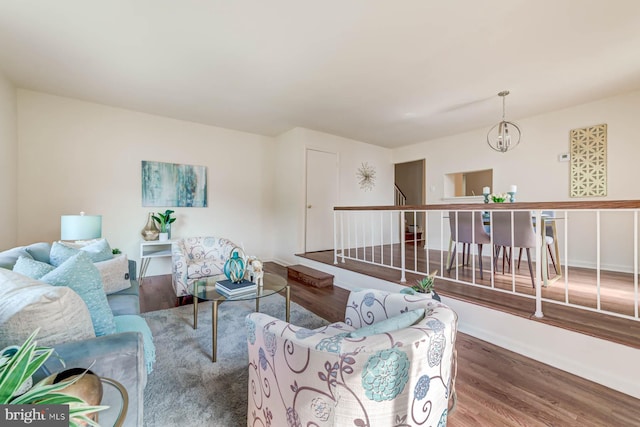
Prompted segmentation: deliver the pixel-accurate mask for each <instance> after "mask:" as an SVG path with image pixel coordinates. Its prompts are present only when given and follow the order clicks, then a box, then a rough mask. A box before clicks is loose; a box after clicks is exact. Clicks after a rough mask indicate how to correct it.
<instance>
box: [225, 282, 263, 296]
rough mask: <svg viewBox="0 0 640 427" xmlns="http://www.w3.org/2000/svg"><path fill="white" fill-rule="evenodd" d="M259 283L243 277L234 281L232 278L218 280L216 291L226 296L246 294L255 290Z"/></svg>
mask: <svg viewBox="0 0 640 427" xmlns="http://www.w3.org/2000/svg"><path fill="white" fill-rule="evenodd" d="M257 288H258V287H257V285H256V284H255V283H254V282H251V281H249V280H246V279H243V280H242V281H240V282H235V283H234V282H232V281H231V280H220V281H218V282H216V291H218V292H220V293H222V294H224V295H225V296H237V295H244V294H248V293H251V292H255V291H256V289H257Z"/></svg>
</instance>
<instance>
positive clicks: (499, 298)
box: [298, 250, 640, 349]
mask: <svg viewBox="0 0 640 427" xmlns="http://www.w3.org/2000/svg"><path fill="white" fill-rule="evenodd" d="M389 252H390V251H387V253H389ZM396 252H398V251H396ZM411 252H412V251H409V250H408V251H407V253H408V254H410V253H411ZM417 252H418V253H420V251H417ZM422 252H424V251H422ZM435 252H438V251H435ZM298 256H301V257H305V258H308V259H311V260H313V261H317V262H321V263H323V264H327V265H332V266H333V265H334V264H333V258H334V256H333V251H332V250H331V251H321V252H310V253H305V254H299V255H298ZM430 258H431V260H432V262H431V265H430V267H431V271H433V270H435V269H437V268H438V267H439V266H438V265H437V264H436V263H437V262H438V261H439V260H440V259H441V257H440V255H439V252H438V254H435V253H432V254H431V255H430ZM367 259H370V258H367ZM445 260H446V258H445ZM407 262H408V264H409V265H411V264H412V263H413V258H412V256H411V255H408V256H407ZM419 262H422V263H424V259H419ZM524 263H525V264H526V261H525V262H524ZM395 265H399V261H398V262H396V264H395ZM335 267H339V268H344V269H347V270H350V271H355V272H357V273H361V274H366V275H368V276H372V277H376V278H379V279H383V280H386V281H389V282H393V283H398V284H400V272H399V270H395V269H390V268H387V267H382V266H378V265H373V264H371V263H365V262H361V261H355V260H350V259H347V260H346V262H345V263H342V262H340V263H338V264H337V265H335ZM487 268H489V269H490V267H485V270H486V269H487ZM523 269H524V272H523V271H519V272H518V273H517V274H516V276H515V278H516V286H517V287H518V290H519V291H523V292H525V293H526V292H530V293H533V290H532V288H531V278H530V276H529V273H528V269H527V268H526V267H525V266H524V265H523ZM424 270H425V271H426V266H424ZM457 273H458V275H459V276H458V277H459V278H460V279H461V280H468V281H471V268H469V267H466V268H459V269H458V272H457ZM445 274H447V273H445ZM449 274H450V275H451V277H452V276H453V275H455V274H456V272H455V271H454V270H453V269H452V270H451V273H449ZM593 274H594V273H593V271H592V270H589V269H580V268H571V269H570V277H571V284H572V288H573V292H572V293H573V295H574V298H576V299H580V300H582V301H586V300H589V299H590V297H588V296H586V294H587V293H588V292H587V291H586V290H584V286H585V283H589V281H594V280H593ZM601 276H602V277H601V282H602V287H603V289H609V290H616V292H614V293H617V294H620V293H622V292H627V294H626V296H625V297H619V298H613V297H611V298H609V299H607V301H608V304H609V305H608V306H609V307H610V308H613V309H614V310H616V311H617V310H620V312H624V311H625V310H627V309H628V306H629V301H631V303H633V301H634V298H633V293H632V292H633V287H632V286H631V290H623V288H624V287H625V286H628V284H629V283H631V284H633V279H632V278H629V277H628V276H629V275H625V274H622V273H611V272H606V271H603V272H601ZM422 277H424V275H418V274H413V273H407V284H409V285H410V284H412V283H415V280H417V279H419V278H422ZM495 277H496V278H495V279H494V280H495V283H496V287H500V286H506V284H505V283H506V282H508V286H512V284H511V275H502V274H496V275H495ZM476 280H477V281H478V282H479V283H482V284H484V285H486V286H484V287H474V286H468V285H464V284H462V283H459V282H455V281H451V280H446V279H438V281H437V283H436V290H437V291H438V293H440V294H442V295H445V296H450V297H452V298H456V299H459V300H462V301H467V302H471V303H473V304H477V305H481V306H484V307H488V308H492V309H495V310H500V311H504V312H506V313H510V314H513V315H516V316H520V317H524V318H528V319H531V320H534V321H536V322H541V323H546V324H550V325H553V326H557V327H561V328H565V329H569V330H572V331H576V332H580V333H583V334H587V335H590V336H595V337H598V338H601V339H604V340H607V341H612V342H616V343H619V344H623V345H627V346H630V347H633V348H639V349H640V321H635V320H628V319H624V318H620V317H616V316H611V315H606V314H601V313H595V312H592V311H585V310H581V309H577V308H572V307H568V306H562V305H558V304H554V303H551V302H543V304H542V311H543V313H544V317H543V318H541V319H537V318H535V317H533V313H534V312H535V300H533V299H531V298H527V297H524V296H518V295H513V294H506V293H502V292H496V291H494V290H491V289H488V287H489V286H490V284H491V282H490V273H489V272H487V271H485V274H484V280H480V278H479V272H478V271H476ZM563 286H564V285H563V284H561V283H560V282H556V283H554V284H552V285H550V286H549V287H548V288H545V289H543V297H545V296H549V297H550V298H552V299H557V298H559V297H558V295H559V294H564V291H563V290H562V289H561V288H562V287H563ZM550 295H555V296H556V297H555V298H554V297H551V296H550ZM574 302H575V300H574Z"/></svg>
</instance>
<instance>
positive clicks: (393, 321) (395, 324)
mask: <svg viewBox="0 0 640 427" xmlns="http://www.w3.org/2000/svg"><path fill="white" fill-rule="evenodd" d="M423 317H424V308H419V309H417V310H412V311H407V312H405V313H402V314H399V315H397V316H393V317H390V318H388V319H385V320H382V321H380V322H376V323H374V324H372V325H368V326H364V327H362V328H360V329H356V330H355V331H353V332H351V333H350V334H349V337H350V338H363V337H368V336H370V335H376V334H383V333H386V332H393V331H397V330H398V329H404V328H408V327H409V326H411V325H413V324H415V323H416V322H417V321H418V320H420V319H422V318H423Z"/></svg>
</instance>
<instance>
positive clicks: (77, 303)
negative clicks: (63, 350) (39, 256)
mask: <svg viewBox="0 0 640 427" xmlns="http://www.w3.org/2000/svg"><path fill="white" fill-rule="evenodd" d="M43 319H46V321H43ZM38 328H40V331H39V333H38V335H37V337H36V340H37V341H38V344H39V345H44V346H53V345H55V344H58V343H62V342H70V341H80V340H83V339H88V338H93V337H95V333H94V331H93V324H92V322H91V316H90V314H89V310H88V309H87V306H86V305H85V303H84V301H83V300H82V298H80V296H79V295H78V294H76V293H75V292H74V291H73V290H71V289H69V288H67V287H58V286H51V285H48V284H46V283H43V282H41V281H38V280H35V279H32V278H30V277H27V276H24V275H22V274H19V273H16V272H14V271H9V270H6V269H2V268H0V348H4V347H6V346H8V345H18V344H21V343H22V342H24V340H25V339H27V337H28V336H29V335H30V334H31V333H32V332H33V331H35V330H36V329H38Z"/></svg>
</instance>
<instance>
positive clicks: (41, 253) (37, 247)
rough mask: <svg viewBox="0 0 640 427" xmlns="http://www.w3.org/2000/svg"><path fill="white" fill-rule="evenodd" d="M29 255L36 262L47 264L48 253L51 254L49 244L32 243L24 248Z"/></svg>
mask: <svg viewBox="0 0 640 427" xmlns="http://www.w3.org/2000/svg"><path fill="white" fill-rule="evenodd" d="M24 249H25V250H26V251H27V252H28V253H29V255H31V256H32V257H33V259H35V260H36V261H40V262H46V263H47V264H50V262H49V253H50V252H51V244H50V243H47V242H38V243H32V244H30V245H28V246H25V248H24Z"/></svg>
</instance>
